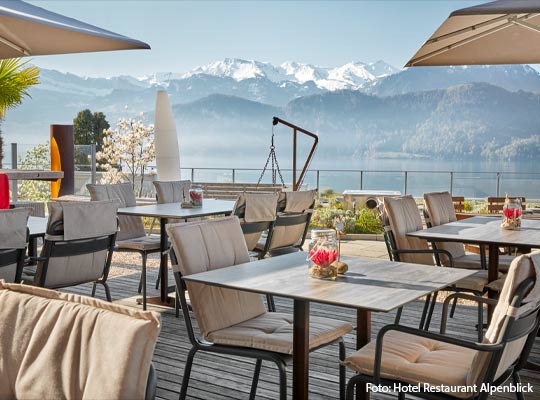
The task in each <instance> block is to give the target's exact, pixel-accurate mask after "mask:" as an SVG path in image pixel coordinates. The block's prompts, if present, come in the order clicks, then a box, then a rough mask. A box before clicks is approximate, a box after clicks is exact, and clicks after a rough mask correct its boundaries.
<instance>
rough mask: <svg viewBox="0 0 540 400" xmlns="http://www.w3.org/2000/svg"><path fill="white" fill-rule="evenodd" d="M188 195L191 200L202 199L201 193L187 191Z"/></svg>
mask: <svg viewBox="0 0 540 400" xmlns="http://www.w3.org/2000/svg"><path fill="white" fill-rule="evenodd" d="M189 197H191V199H192V200H196V201H198V200H201V199H202V197H203V194H202V193H197V192H194V191H191V192H189Z"/></svg>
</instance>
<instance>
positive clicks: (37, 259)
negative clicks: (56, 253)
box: [25, 257, 47, 263]
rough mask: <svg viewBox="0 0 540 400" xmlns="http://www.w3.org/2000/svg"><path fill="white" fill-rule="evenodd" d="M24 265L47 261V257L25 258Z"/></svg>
mask: <svg viewBox="0 0 540 400" xmlns="http://www.w3.org/2000/svg"><path fill="white" fill-rule="evenodd" d="M25 261H26V263H30V262H39V261H43V262H45V261H47V257H26V259H25Z"/></svg>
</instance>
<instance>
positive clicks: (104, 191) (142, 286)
mask: <svg viewBox="0 0 540 400" xmlns="http://www.w3.org/2000/svg"><path fill="white" fill-rule="evenodd" d="M86 187H87V189H88V191H89V192H90V197H91V199H92V201H99V200H115V201H116V202H117V203H118V206H119V207H133V206H136V205H137V201H136V199H135V194H134V193H133V189H132V187H131V184H130V183H120V184H114V185H112V184H106V185H90V184H88V185H86ZM118 223H119V228H120V229H119V231H118V236H117V238H116V246H115V248H114V250H115V251H116V252H123V253H139V254H140V255H141V257H142V271H141V277H140V279H139V289H138V291H139V293H141V291H142V296H143V301H142V303H143V310H146V263H147V259H148V255H149V254H152V253H159V252H160V238H159V237H158V236H147V235H146V231H145V230H144V225H143V220H142V218H141V217H137V216H131V215H118Z"/></svg>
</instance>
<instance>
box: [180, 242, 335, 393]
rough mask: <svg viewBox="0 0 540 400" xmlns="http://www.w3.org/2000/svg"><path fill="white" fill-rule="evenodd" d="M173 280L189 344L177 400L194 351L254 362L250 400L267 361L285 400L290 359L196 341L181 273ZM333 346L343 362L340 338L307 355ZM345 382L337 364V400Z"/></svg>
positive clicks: (247, 349)
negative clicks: (275, 374)
mask: <svg viewBox="0 0 540 400" xmlns="http://www.w3.org/2000/svg"><path fill="white" fill-rule="evenodd" d="M173 257H175V256H174V251H173V250H172V249H171V258H172V259H175V258H173ZM174 279H175V282H176V292H177V296H178V297H179V298H180V303H181V306H182V307H181V308H182V313H183V316H184V322H185V323H186V329H187V333H188V337H189V341H190V342H191V345H192V347H191V349H190V351H189V353H188V357H187V360H186V366H185V368H184V376H183V378H182V387H181V389H180V400H184V399H185V398H186V396H187V390H188V385H189V377H190V374H191V367H192V365H193V359H194V357H195V354H196V353H197V351H207V352H210V353H217V354H227V355H231V356H238V357H246V358H251V359H255V360H256V363H255V371H254V374H253V380H252V383H251V391H250V394H249V398H250V400H254V399H255V395H256V393H257V384H258V382H259V374H260V371H261V366H262V362H263V361H270V362H272V363H274V364H275V365H276V366H277V368H278V370H279V399H280V400H286V399H287V364H288V363H290V362H291V361H292V356H291V355H288V354H280V353H276V352H271V351H266V350H259V349H253V348H249V347H239V346H226V345H220V344H215V343H211V342H207V341H205V340H204V339H201V338H199V337H197V335H196V334H195V330H194V328H193V324H192V323H191V318H190V315H189V308H188V304H187V300H186V295H185V293H186V290H187V288H186V285H185V283H184V280H183V279H182V275H181V273H180V272H175V273H174ZM336 342H337V343H338V344H339V360H340V361H343V360H344V359H345V343H344V341H343V338H339V339H337V340H335V341H333V342H330V343H326V344H324V345H322V346H319V347H317V348H315V349H311V350H310V352H311V351H315V350H318V349H320V348H322V347H325V346H328V345H330V344H333V343H336ZM345 380H346V370H345V367H344V366H343V365H341V364H340V366H339V382H340V383H339V385H340V399H342V400H344V399H345Z"/></svg>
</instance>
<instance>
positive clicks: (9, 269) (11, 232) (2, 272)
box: [0, 208, 30, 282]
mask: <svg viewBox="0 0 540 400" xmlns="http://www.w3.org/2000/svg"><path fill="white" fill-rule="evenodd" d="M29 215H30V210H29V209H28V208H17V209H13V210H0V251H1V250H15V249H24V248H25V247H26V225H27V222H28V216H29ZM0 257H1V255H0ZM16 274H17V264H16V263H15V264H9V265H5V266H2V267H0V279H4V280H6V281H8V282H14V281H15V277H16Z"/></svg>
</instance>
